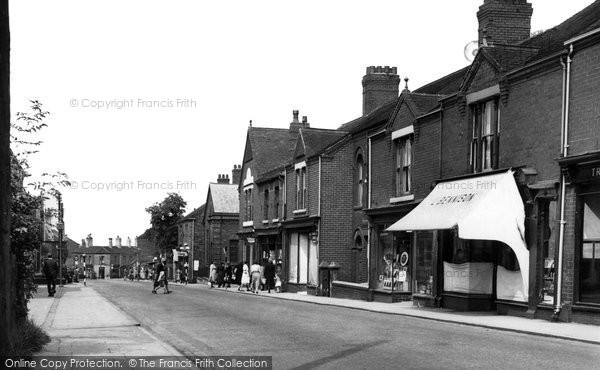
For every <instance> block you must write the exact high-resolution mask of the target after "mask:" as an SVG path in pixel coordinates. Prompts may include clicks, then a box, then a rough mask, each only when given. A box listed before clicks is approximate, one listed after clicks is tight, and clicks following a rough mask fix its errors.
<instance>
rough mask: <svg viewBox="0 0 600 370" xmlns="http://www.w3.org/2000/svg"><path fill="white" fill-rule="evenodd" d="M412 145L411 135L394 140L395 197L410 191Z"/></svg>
mask: <svg viewBox="0 0 600 370" xmlns="http://www.w3.org/2000/svg"><path fill="white" fill-rule="evenodd" d="M412 143H413V137H412V135H408V136H404V137H401V138H400V139H398V140H396V196H403V195H408V194H410V193H411V191H412V180H411V179H412V164H413V149H412Z"/></svg>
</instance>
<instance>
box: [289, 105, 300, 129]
mask: <svg viewBox="0 0 600 370" xmlns="http://www.w3.org/2000/svg"><path fill="white" fill-rule="evenodd" d="M292 115H293V119H292V122H290V131H296V132H297V131H298V129H300V127H303V126H302V123H300V121H299V120H298V116H299V115H300V111H298V110H293V111H292Z"/></svg>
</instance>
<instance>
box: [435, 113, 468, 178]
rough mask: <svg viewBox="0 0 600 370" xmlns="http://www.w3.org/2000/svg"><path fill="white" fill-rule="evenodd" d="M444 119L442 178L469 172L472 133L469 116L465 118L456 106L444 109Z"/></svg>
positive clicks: (465, 115)
mask: <svg viewBox="0 0 600 370" xmlns="http://www.w3.org/2000/svg"><path fill="white" fill-rule="evenodd" d="M443 113H444V115H443V119H442V125H443V128H442V129H443V132H442V178H447V177H454V176H459V175H463V174H466V173H468V172H469V145H470V136H469V135H470V131H469V129H468V120H467V114H466V113H465V114H464V116H462V115H461V113H460V112H459V110H458V106H457V105H456V104H452V105H450V104H448V106H445V107H444V112H443Z"/></svg>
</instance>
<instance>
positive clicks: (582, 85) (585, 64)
mask: <svg viewBox="0 0 600 370" xmlns="http://www.w3.org/2000/svg"><path fill="white" fill-rule="evenodd" d="M598 97H600V45H594V46H591V47H589V48H586V49H582V50H581V51H578V49H577V48H575V53H574V55H573V62H572V64H571V98H570V110H569V115H570V118H569V155H577V154H583V153H585V152H591V151H597V150H600V105H599V104H598Z"/></svg>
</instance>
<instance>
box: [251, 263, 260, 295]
mask: <svg viewBox="0 0 600 370" xmlns="http://www.w3.org/2000/svg"><path fill="white" fill-rule="evenodd" d="M250 276H251V277H252V285H251V286H252V291H253V292H254V293H256V294H258V290H259V289H260V265H259V264H258V263H256V262H254V263H253V264H252V266H250Z"/></svg>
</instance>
